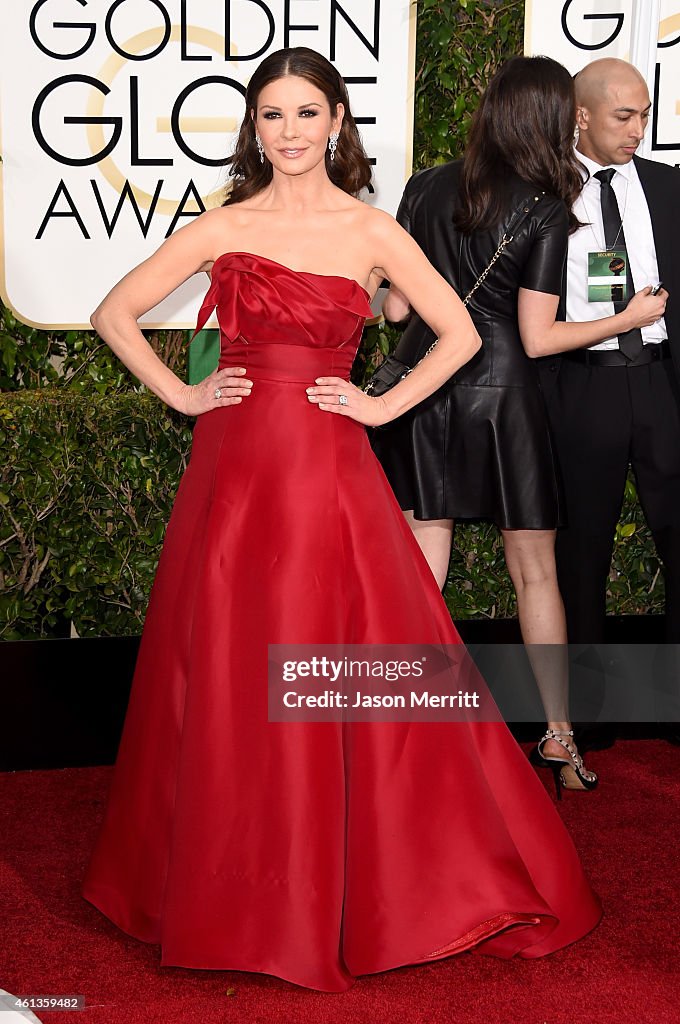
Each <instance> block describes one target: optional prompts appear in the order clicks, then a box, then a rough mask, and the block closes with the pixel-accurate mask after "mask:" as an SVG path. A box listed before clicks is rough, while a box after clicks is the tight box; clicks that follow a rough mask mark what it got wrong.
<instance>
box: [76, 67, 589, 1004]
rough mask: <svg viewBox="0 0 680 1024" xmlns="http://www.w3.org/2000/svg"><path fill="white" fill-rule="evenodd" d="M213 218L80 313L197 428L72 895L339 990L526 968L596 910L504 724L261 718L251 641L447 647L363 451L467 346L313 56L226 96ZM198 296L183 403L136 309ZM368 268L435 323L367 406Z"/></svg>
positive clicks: (394, 511)
mask: <svg viewBox="0 0 680 1024" xmlns="http://www.w3.org/2000/svg"><path fill="white" fill-rule="evenodd" d="M232 173H233V175H234V179H235V180H234V186H233V189H232V191H231V193H230V196H229V199H228V201H227V204H226V205H225V206H224V207H222V208H221V209H219V210H213V211H210V212H208V213H206V214H203V215H202V216H201V217H198V218H197V219H196V220H195V221H194V222H193V223H192V224H191V225H189V226H187V227H185V228H183V229H181V230H180V231H178V232H177V233H176V234H175V235H173V236H172V237H171V238H169V239H168V240H167V241H166V242H165V243H164V244H163V246H161V248H160V249H159V250H158V252H156V253H155V254H154V255H153V256H152V257H151V258H150V259H149V260H147V261H146V262H145V263H143V264H142V265H141V266H139V267H137V268H136V269H135V270H133V271H132V272H131V274H129V275H128V276H127V277H126V278H124V279H123V281H121V282H120V283H119V284H118V285H116V287H115V288H114V289H113V290H112V292H111V293H110V294H109V296H107V298H106V299H105V300H104V302H103V303H102V305H101V306H100V308H99V310H98V311H97V313H96V314H95V315H94V316H93V324H94V326H95V327H96V328H97V330H98V331H99V332H100V334H101V335H102V337H103V338H104V339H105V340H106V341H107V342H108V344H109V345H111V347H112V348H113V350H114V351H115V352H116V353H117V354H118V355H119V356H120V358H121V359H122V360H123V362H124V363H125V364H126V365H127V366H128V367H129V368H130V370H131V371H132V372H133V373H134V374H135V375H136V376H137V377H138V378H139V379H140V380H142V381H143V382H144V383H145V384H146V385H147V386H148V387H150V388H151V389H152V390H153V391H154V392H155V393H156V394H157V395H159V397H160V398H161V399H163V400H164V401H166V402H167V403H168V404H169V405H171V406H172V407H173V408H175V409H179V410H181V411H183V412H185V413H187V414H188V415H195V416H198V421H197V424H196V428H195V432H194V441H193V448H192V455H191V461H190V463H189V466H188V468H187V471H186V473H185V474H184V477H183V479H182V481H181V484H180V488H179V491H178V495H177V500H176V502H175V506H174V509H173V513H172V517H171V520H170V523H169V525H168V530H167V535H166V539H165V544H164V548H163V553H162V556H161V560H160V563H159V567H158V572H157V576H156V580H155V583H154V587H153V591H152V595H151V600H150V604H149V609H148V614H147V619H146V625H145V629H144V636H143V638H142V644H141V649H140V654H139V659H138V663H137V668H136V672H135V678H134V683H133V688H132V694H131V698H130V705H129V709H128V714H127V718H126V723H125V729H124V733H123V738H122V741H121V746H120V750H119V755H118V760H117V764H116V769H115V772H114V778H113V784H112V789H111V795H110V799H109V803H108V808H107V812H106V816H105V820H104V823H103V826H102V830H101V833H100V836H99V840H98V842H97V846H96V848H95V851H94V853H93V856H92V861H91V864H90V867H89V870H88V874H87V878H86V881H85V887H84V895H85V896H86V898H87V899H88V900H90V901H91V902H92V903H94V904H95V905H96V906H97V907H99V908H100V910H102V911H103V912H104V913H105V914H106V915H107V916H108V917H110V918H111V920H112V921H114V922H115V923H116V924H117V925H119V926H120V927H121V928H122V929H124V930H125V931H126V932H128V933H129V934H131V935H134V936H136V937H137V938H139V939H141V940H144V941H147V942H152V943H158V944H160V946H161V949H162V960H161V962H162V964H164V965H168V966H169V965H178V966H183V967H196V968H213V969H234V970H245V971H258V972H264V973H267V974H273V975H277V976H278V977H280V978H285V979H287V980H289V981H292V982H295V983H296V984H299V985H304V986H307V987H310V988H315V989H320V990H323V991H329V992H337V991H342V990H344V989H346V988H348V987H349V986H350V985H351V984H352V982H353V980H354V978H355V977H356V976H357V975H361V974H369V973H374V972H377V971H384V970H388V969H390V968H394V967H398V966H402V965H405V964H415V963H419V962H425V961H431V960H433V959H439V958H441V957H444V956H449V955H451V954H454V953H458V952H462V951H464V950H474V951H478V952H486V953H491V954H495V955H497V956H500V957H510V956H514V955H518V956H522V957H529V958H531V957H538V956H542V955H544V954H546V953H550V952H552V951H554V950H556V949H558V948H560V947H562V946H564V945H566V944H568V943H570V942H572V941H574V940H575V939H578V938H580V937H581V936H583V935H584V934H585V933H586V932H588V931H589V930H590V929H591V928H592V927H593V926H594V925H595V924H596V923H597V921H598V919H599V915H600V909H599V904H598V901H597V899H596V897H595V896H594V895H593V893H592V891H591V889H590V887H589V885H588V882H587V881H586V879H585V877H584V874H583V871H582V868H581V866H580V863H579V860H578V857H577V855H576V852H575V850H574V847H573V845H572V843H571V840H570V838H569V836H568V834H567V833H566V831H565V829H564V827H563V825H562V822H561V820H560V818H559V817H558V815H557V813H556V811H555V810H554V808H553V805H552V803H551V801H550V799H549V798H548V796H547V795H546V793H545V791H544V789H543V787H542V785H541V783H540V782H539V781H538V780H537V779H536V777H535V774H534V772H533V770H532V769H531V768H530V766H529V765H528V763H527V762H526V759H525V758H524V756H523V755H522V753H521V751H520V750H519V749H518V747H517V746H516V744H515V742H514V740H513V739H512V737H511V736H510V734H509V732H508V731H507V729H506V728H505V726H504V725H503V724H498V723H475V722H461V723H448V724H447V723H442V722H437V723H427V722H396V721H393V722H361V723H356V722H355V723H351V722H342V721H337V722H333V721H327V722H322V723H318V722H316V723H315V722H273V721H272V722H270V721H268V717H267V651H268V645H269V644H281V643H286V644H369V643H370V644H397V643H399V644H404V643H413V644H455V643H459V642H460V641H459V638H458V635H457V633H456V632H455V630H454V628H453V626H452V624H451V621H450V618H449V615H448V612H447V610H446V607H445V605H444V603H443V600H442V598H441V595H440V593H439V589H438V587H437V584H436V583H435V581H434V578H433V576H432V574H431V572H430V570H429V569H428V566H427V564H426V562H425V560H424V558H423V556H422V554H421V552H420V549H419V547H418V545H417V543H416V542H415V540H414V539H413V536H412V534H411V531H410V529H409V528H408V526H407V525H406V522H405V520H404V518H403V516H402V514H401V511H400V509H399V507H398V505H397V504H396V501H395V500H394V497H393V495H392V492H391V491H390V488H389V486H388V484H387V482H386V479H385V477H384V475H383V473H382V470H381V469H380V466H379V464H378V462H377V461H376V459H375V457H374V456H373V454H372V452H371V449H370V446H369V444H368V441H367V438H366V433H365V430H364V426H365V425H378V424H382V423H385V422H388V421H389V420H391V419H393V418H394V417H395V416H397V415H399V414H400V413H402V412H404V411H405V410H406V409H409V408H411V407H412V406H413V405H415V404H416V403H417V402H418V401H420V400H422V398H424V397H425V396H426V395H428V394H430V393H432V392H433V391H435V390H436V389H437V388H438V387H439V386H441V384H442V383H443V382H444V381H445V380H447V379H448V378H449V377H450V376H451V375H452V373H454V372H455V371H456V369H458V368H459V367H460V366H461V365H462V364H463V363H465V362H466V361H467V360H468V359H469V358H470V357H471V356H472V355H473V354H474V352H475V351H476V350H477V348H478V346H479V338H478V337H477V334H476V332H475V330H474V328H473V326H472V323H471V321H470V319H469V317H468V316H467V313H466V312H465V310H464V308H463V306H462V304H461V303H460V301H459V299H458V298H457V296H456V295H455V293H454V292H453V291H452V290H451V289H450V288H449V286H448V285H447V284H446V283H445V282H444V280H443V279H442V278H441V277H440V276H439V275H438V274H437V272H436V271H435V270H434V269H433V268H432V267H431V266H430V264H429V263H428V262H427V260H426V259H425V257H424V256H423V254H422V252H421V251H420V249H419V248H418V246H417V245H416V243H415V242H413V241H412V239H411V238H410V237H409V236H408V235H407V234H406V232H404V231H403V230H402V229H401V228H400V227H399V226H398V225H397V224H396V222H395V221H394V220H393V219H392V218H391V217H389V216H388V215H387V214H384V213H382V212H380V211H377V210H374V209H371V208H370V207H368V206H366V205H364V204H362V203H360V202H359V201H358V200H357V199H356V198H354V196H355V195H356V194H357V193H358V192H359V191H360V189H361V188H362V187H363V186H365V185H366V184H367V182H368V180H369V177H370V168H369V165H368V162H367V160H366V156H365V154H364V152H363V149H362V148H361V143H360V140H359V136H358V132H357V130H356V125H355V123H354V120H353V118H352V115H351V112H350V109H349V103H348V99H347V92H346V89H345V87H344V83H343V82H342V79H341V78H340V76H339V75H338V74H337V72H336V71H335V69H334V68H333V66H332V65H331V64H330V63H329V62H328V61H326V60H325V58H323V57H321V56H320V55H319V54H317V53H315V52H313V51H311V50H307V49H305V48H295V49H289V50H282V51H278V52H277V53H274V54H272V55H271V56H270V57H268V58H267V59H266V60H265V61H264V62H263V63H262V64H261V65H260V67H259V68H258V70H257V71H256V73H255V74H254V76H253V78H252V79H251V82H250V86H249V89H248V94H247V97H246V117H245V119H244V122H243V125H242V127H241V131H240V135H239V140H238V144H237V148H236V152H235V155H234V158H233V160H232ZM202 270H208V271H210V273H211V278H212V283H211V286H210V289H209V291H208V294H207V296H206V300H205V303H204V305H203V307H202V310H201V314H200V317H199V325H200V324H202V323H204V322H205V321H206V319H207V318H208V316H209V315H210V313H211V311H212V310H213V309H214V308H215V307H217V313H218V320H219V323H220V328H221V339H222V352H221V358H220V364H219V368H218V370H217V371H216V372H215V373H214V374H211V376H210V377H209V378H208V379H207V380H206V381H204V382H203V383H202V384H199V385H196V386H194V387H188V386H187V385H185V384H183V383H182V382H181V381H179V380H178V378H177V377H175V375H174V374H173V373H172V372H171V371H170V370H169V369H168V368H167V367H165V366H164V364H162V363H161V362H160V360H158V358H157V357H156V356H155V354H154V353H153V351H152V350H151V348H150V347H149V346H148V345H147V343H146V342H145V341H144V338H143V336H142V334H141V332H140V331H139V328H138V327H137V323H136V321H137V319H138V317H139V316H140V315H141V314H142V313H143V312H144V311H146V310H147V309H149V308H151V307H152V306H154V305H155V304H156V303H157V302H159V301H160V300H161V298H163V297H164V296H165V295H167V294H168V293H169V292H170V291H172V290H173V289H174V288H175V287H177V286H178V285H179V284H180V283H181V282H182V281H183V280H185V279H186V278H188V277H189V276H190V275H191V274H193V273H196V272H199V271H202ZM384 277H388V278H389V279H390V280H392V281H394V282H395V285H396V286H397V287H398V288H399V289H400V290H402V291H403V292H404V293H405V295H407V296H408V297H409V299H410V301H411V302H412V304H413V306H414V307H415V308H416V309H417V310H418V312H419V313H420V314H421V315H422V317H423V318H424V319H425V321H426V322H428V323H429V324H430V325H431V326H432V329H433V330H434V331H435V333H436V334H437V335H438V336H439V344H438V345H437V347H436V349H435V351H434V352H433V353H432V354H431V356H429V357H428V358H427V359H426V360H424V362H423V363H422V364H421V365H420V366H418V367H417V368H416V370H414V372H413V373H412V374H411V375H410V376H409V377H408V379H406V380H404V381H403V382H401V383H400V384H399V385H398V386H397V387H395V388H394V389H393V390H392V391H391V392H390V393H389V394H388V395H385V396H383V397H382V398H378V399H373V398H369V397H368V396H367V395H364V394H363V393H362V392H361V391H359V390H358V389H356V388H355V387H353V386H352V385H351V384H350V383H349V371H350V367H351V364H352V360H353V358H354V355H355V353H356V349H357V346H358V344H359V341H360V339H361V333H362V328H363V324H364V320H365V318H366V317H367V316H369V314H370V306H369V299H370V296H371V295H372V294H373V293H374V292H375V291H376V289H377V287H378V285H379V283H380V281H381V280H382V279H383V278H384Z"/></svg>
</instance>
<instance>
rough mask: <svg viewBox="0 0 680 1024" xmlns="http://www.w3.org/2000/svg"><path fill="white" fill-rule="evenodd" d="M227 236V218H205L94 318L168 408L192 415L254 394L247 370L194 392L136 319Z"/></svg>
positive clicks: (220, 376) (214, 378)
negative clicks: (220, 394) (218, 393)
mask: <svg viewBox="0 0 680 1024" xmlns="http://www.w3.org/2000/svg"><path fill="white" fill-rule="evenodd" d="M218 228H219V231H221V233H222V234H221V236H220V233H219V231H218ZM223 234H224V218H223V216H222V215H221V214H220V211H217V210H215V211H211V212H209V213H204V214H201V216H200V217H197V218H196V220H195V221H193V222H192V223H191V224H189V225H187V226H186V227H184V228H181V229H180V230H179V231H177V232H175V233H174V234H173V235H171V236H170V238H168V239H167V240H166V241H165V242H164V243H163V245H161V247H160V248H159V249H157V250H156V252H155V253H154V254H153V255H152V256H150V257H149V258H148V259H147V260H145V261H144V262H143V263H140V264H139V266H138V267H135V268H134V270H131V271H130V273H129V274H126V276H125V277H124V278H123V279H122V280H121V281H119V282H118V284H117V285H115V286H114V287H113V288H112V289H111V291H110V292H109V294H108V295H107V296H106V298H105V299H103V301H102V302H101V303H100V305H99V306H98V307H97V309H96V310H95V311H94V313H93V314H92V317H91V323H92V326H93V327H94V329H95V330H96V331H97V333H98V334H99V335H100V337H101V338H103V340H104V341H105V342H106V344H107V345H109V347H110V348H111V349H112V350H113V351H114V352H115V354H116V355H117V356H118V358H119V359H120V360H121V362H123V363H124V364H125V366H127V368H128V370H130V372H131V373H133V374H134V375H135V377H137V378H138V379H139V380H140V381H141V382H142V383H143V384H145V385H146V386H147V387H148V388H150V390H151V391H153V392H154V394H156V395H158V397H159V398H161V399H162V400H163V401H164V402H166V403H167V404H168V405H169V406H171V407H172V408H173V409H177V410H179V411H180V412H183V413H186V415H188V416H198V415H199V414H200V413H202V412H207V411H208V410H210V409H214V408H217V407H218V406H220V405H234V404H236V403H238V402H240V401H241V398H242V397H244V396H246V395H248V394H250V387H249V386H248V385H249V383H250V382H246V381H245V380H243V379H242V378H243V374H244V373H245V369H243V367H238V368H229V369H227V370H220V371H216V372H215V373H212V374H210V376H209V377H208V378H207V379H206V380H205V381H203V382H202V383H201V384H197V385H195V386H193V387H191V386H189V385H187V384H185V383H184V382H183V381H182V380H180V378H179V377H178V376H177V375H176V374H174V373H173V372H172V370H170V369H169V368H168V367H167V366H166V365H165V363H163V361H162V360H161V359H159V357H158V356H157V355H156V353H155V352H154V351H153V349H152V348H151V346H150V345H149V343H148V342H147V341H146V339H145V338H144V335H143V334H142V332H141V330H140V329H139V326H138V324H137V320H138V319H139V317H140V316H142V315H143V314H144V313H146V312H148V310H150V309H152V308H153V307H154V306H155V305H157V304H158V303H159V302H161V300H162V299H164V298H166V296H168V295H169V294H170V293H171V292H173V291H174V290H175V288H177V287H179V285H180V284H182V283H183V282H184V281H186V280H188V278H190V277H191V276H192V275H193V274H196V273H198V272H199V271H201V270H206V269H207V268H208V267H209V266H210V265H211V263H212V261H213V259H214V257H215V254H216V253H217V251H218V247H219V245H220V237H222V241H223ZM216 388H220V389H224V391H225V394H224V395H223V397H222V398H220V399H216V398H215V389H216Z"/></svg>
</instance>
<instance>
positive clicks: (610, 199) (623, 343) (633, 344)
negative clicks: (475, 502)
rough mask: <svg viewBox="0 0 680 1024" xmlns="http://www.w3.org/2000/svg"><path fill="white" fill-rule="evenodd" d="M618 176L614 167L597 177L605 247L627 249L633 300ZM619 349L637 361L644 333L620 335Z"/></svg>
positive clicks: (629, 280)
mask: <svg viewBox="0 0 680 1024" xmlns="http://www.w3.org/2000/svg"><path fill="white" fill-rule="evenodd" d="M615 174H616V171H615V170H614V168H613V167H606V168H605V169H604V170H602V171H598V172H597V174H596V175H595V177H596V178H598V179H599V182H600V205H601V206H602V225H603V227H604V238H605V245H606V247H607V248H608V249H616V248H617V247H620V248H622V249H623V248H625V249H626V292H627V294H628V299H632V297H633V295H634V294H635V293H634V290H633V275H632V274H631V271H630V258H629V253H628V248H627V246H626V236H625V235H624V233H623V220H622V219H621V211H620V210H619V204H618V203H617V201H616V194H615V192H614V189H613V188H612V178H613V177H614V175H615ZM626 305H627V302H615V303H614V312H615V313H621V312H622V311H623V310H624V309H625V308H626ZM619 349H620V350H621V352H623V354H624V356H625V357H626V359H636V358H637V357H638V356H639V355H640V352H641V351H642V332H641V330H640V328H639V327H634V328H633V330H632V331H626V333H625V334H619Z"/></svg>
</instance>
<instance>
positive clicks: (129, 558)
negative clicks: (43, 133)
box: [0, 0, 663, 639]
mask: <svg viewBox="0 0 680 1024" xmlns="http://www.w3.org/2000/svg"><path fill="white" fill-rule="evenodd" d="M418 7H419V21H418V44H417V54H416V133H415V147H414V149H415V153H416V167H424V166H428V165H431V164H433V163H438V162H442V161H444V160H449V159H451V158H452V157H455V156H458V155H459V154H460V152H461V151H462V148H463V146H464V143H465V137H466V132H467V129H468V126H469V121H470V114H471V112H472V111H473V110H474V108H475V106H476V104H477V99H478V96H479V93H480V91H481V89H482V88H483V87H484V85H485V83H486V82H487V80H488V78H489V76H490V75H491V74H492V73H493V71H494V70H495V69H496V67H497V66H498V64H499V63H501V62H502V60H504V59H505V58H507V57H509V56H511V55H512V54H513V53H519V52H521V45H522V32H523V15H524V5H523V3H522V2H510V3H503V2H502V0H500V2H499V0H496V2H494V0H479V2H475V0H467V2H464V0H459V2H457V3H456V2H437V0H420V2H419V4H418ZM396 338H397V335H396V334H395V332H394V331H390V330H380V329H378V328H376V327H371V328H368V329H367V331H366V333H365V337H364V344H363V347H362V350H361V352H360V355H359V358H358V360H357V362H356V364H355V368H354V378H355V380H356V382H357V383H361V382H362V381H363V380H365V378H366V376H367V375H368V374H370V372H371V369H372V367H373V365H374V364H375V363H376V361H379V360H380V358H382V356H383V355H384V354H385V353H387V352H388V351H389V350H390V348H391V347H392V346H393V345H394V343H395V341H396ZM150 340H151V342H152V344H153V345H154V347H155V348H156V350H157V351H158V352H159V353H160V354H161V355H162V357H163V358H164V359H165V360H166V362H168V363H169V365H170V366H172V368H173V369H174V370H175V372H177V373H178V374H180V375H184V374H185V372H186V356H187V346H186V334H185V333H184V332H180V331H168V332H154V333H153V334H152V335H150ZM0 390H2V392H4V393H3V394H2V395H0V444H1V445H2V451H3V462H2V467H1V468H0V635H1V636H3V637H4V638H5V639H18V638H29V637H40V636H49V635H51V634H53V633H54V631H55V630H57V629H59V628H60V627H61V625H62V624H63V622H64V620H70V621H72V622H73V624H74V626H75V628H76V630H77V632H78V634H79V635H81V636H96V635H123V634H130V633H138V632H139V631H140V630H141V626H142V623H143V618H144V612H145V608H146V602H147V599H148V593H149V590H150V587H151V583H152V580H153V574H154V569H155V565H156V562H157V559H158V554H159V551H160V545H161V541H162V535H163V532H164V528H165V524H166V522H167V520H168V516H169V514H170V508H171V505H172V500H173V495H174V493H175V490H176V487H177V482H178V479H179V476H180V474H181V471H182V469H183V467H184V465H185V462H186V459H187V456H188V452H189V447H190V439H191V428H190V424H189V423H188V422H187V421H185V420H183V419H182V418H181V417H179V416H177V415H175V414H172V413H169V412H168V410H167V409H165V408H164V407H163V406H162V405H161V403H159V402H158V401H157V400H156V399H155V398H153V397H152V396H150V395H149V394H147V393H146V392H145V390H144V389H143V388H140V387H139V385H138V382H137V381H135V380H134V379H133V378H132V377H130V375H129V374H128V373H127V371H126V370H125V369H124V368H123V367H121V365H120V364H119V363H118V361H117V360H116V359H115V358H114V357H113V355H112V353H111V352H110V350H109V349H108V348H107V346H106V345H104V344H103V343H102V342H101V341H100V340H99V339H98V338H97V336H96V335H94V334H93V333H91V332H84V331H83V332H79V331H66V332H63V331H61V332H60V331H54V332H49V331H37V330H34V329H33V328H30V327H26V326H24V325H23V324H20V323H19V322H18V321H17V320H16V319H15V318H14V317H13V316H12V314H11V313H10V312H9V311H8V310H5V309H2V308H1V307H0ZM660 579H661V578H660V575H659V565H658V561H657V559H656V557H655V555H654V549H653V545H652V543H651V538H650V537H649V535H648V532H647V530H646V527H645V526H644V521H643V518H642V515H641V512H640V509H639V505H638V503H637V501H636V495H635V488H634V485H633V483H632V481H630V482H629V485H628V489H627V493H626V504H625V507H624V514H623V517H622V520H621V523H620V524H619V528H618V534H617V542H616V550H615V563H614V569H613V571H612V578H611V581H610V587H609V610H610V612H617V613H620V614H623V613H643V612H650V611H652V612H657V611H660V610H661V608H662V603H663V588H662V585H661V582H660ZM446 599H447V602H448V604H449V607H450V609H451V611H452V614H453V615H454V617H456V618H466V617H476V616H486V617H505V616H508V615H513V614H514V613H515V606H514V595H513V592H512V587H511V585H510V581H509V579H508V576H507V573H506V570H505V565H504V561H503V554H502V546H501V544H500V541H499V537H498V534H497V532H496V531H495V529H494V528H493V527H491V526H489V525H488V524H479V525H466V526H462V527H459V528H458V529H457V531H456V538H455V549H454V553H453V558H452V561H451V574H450V579H449V584H448V586H447V590H446Z"/></svg>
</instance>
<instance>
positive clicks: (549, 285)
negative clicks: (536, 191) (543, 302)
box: [520, 199, 569, 295]
mask: <svg viewBox="0 0 680 1024" xmlns="http://www.w3.org/2000/svg"><path fill="white" fill-rule="evenodd" d="M544 203H545V204H548V205H546V208H545V209H540V208H539V209H538V210H537V211H536V213H537V216H538V217H540V220H539V222H538V225H537V228H536V233H535V235H534V238H533V244H532V246H531V252H530V254H529V258H528V260H527V262H526V263H525V265H524V268H523V271H522V278H521V281H520V287H521V288H528V289H529V290H530V291H533V292H547V293H548V294H549V295H559V294H560V293H561V291H562V274H563V271H564V264H565V260H566V258H567V245H568V242H569V215H568V212H567V207H566V205H565V204H564V203H563V202H562V200H561V199H547V200H545V201H544ZM544 203H541V204H540V205H541V206H544Z"/></svg>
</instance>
